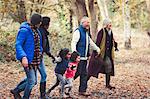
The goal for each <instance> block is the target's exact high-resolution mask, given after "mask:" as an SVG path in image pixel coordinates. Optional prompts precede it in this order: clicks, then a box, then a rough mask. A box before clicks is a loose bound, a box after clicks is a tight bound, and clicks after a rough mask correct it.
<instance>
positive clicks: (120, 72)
mask: <svg viewBox="0 0 150 99" xmlns="http://www.w3.org/2000/svg"><path fill="white" fill-rule="evenodd" d="M120 39H122V38H120ZM132 42H134V43H132V44H133V48H132V50H124V49H123V47H122V46H120V51H119V52H116V60H115V74H116V75H115V76H114V77H112V80H111V84H112V85H113V86H115V87H116V89H115V90H108V89H106V88H105V86H104V82H105V79H104V75H102V74H100V75H99V79H96V78H91V79H90V80H89V82H88V92H90V93H92V95H91V96H90V97H87V98H88V99H107V98H108V99H120V98H121V99H150V48H148V47H147V42H148V39H147V38H146V37H145V36H141V35H140V36H135V37H133V41H132ZM119 44H120V45H121V44H122V42H119ZM53 69H54V67H52V66H47V75H48V78H47V80H48V81H47V86H51V85H52V84H53V83H54V82H55V81H54V79H55V76H54V71H53ZM22 77H24V72H23V69H22V68H20V67H19V65H18V64H17V63H15V62H11V63H5V64H4V63H0V99H13V97H12V95H11V94H10V92H9V90H10V89H12V88H14V87H15V86H16V84H17V83H18V82H19V81H20V80H21V79H22ZM39 79H40V78H39V77H38V85H37V86H35V87H34V89H33V91H32V95H31V99H37V98H38V96H39V89H37V87H39ZM78 86H79V78H78V79H77V80H75V81H74V88H73V92H72V93H73V96H74V97H75V98H78V99H86V97H82V96H78ZM47 88H48V87H47ZM51 95H52V96H53V97H58V96H59V94H58V89H56V90H54V91H53V92H52V94H51Z"/></svg>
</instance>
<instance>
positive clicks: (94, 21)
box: [88, 0, 98, 40]
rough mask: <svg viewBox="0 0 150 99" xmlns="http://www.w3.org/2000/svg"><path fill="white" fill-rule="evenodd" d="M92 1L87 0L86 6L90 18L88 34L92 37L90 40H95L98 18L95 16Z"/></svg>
mask: <svg viewBox="0 0 150 99" xmlns="http://www.w3.org/2000/svg"><path fill="white" fill-rule="evenodd" d="M94 5H95V4H94V0H89V2H88V6H89V12H90V13H89V17H90V19H91V20H90V21H91V27H90V32H91V35H92V39H93V40H95V39H96V33H97V26H98V17H97V15H96V9H95V6H94Z"/></svg>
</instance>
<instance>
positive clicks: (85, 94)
mask: <svg viewBox="0 0 150 99" xmlns="http://www.w3.org/2000/svg"><path fill="white" fill-rule="evenodd" d="M79 95H81V96H86V97H88V96H90V94H88V93H86V92H79Z"/></svg>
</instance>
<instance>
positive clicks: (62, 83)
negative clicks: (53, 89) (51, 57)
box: [55, 73, 66, 97]
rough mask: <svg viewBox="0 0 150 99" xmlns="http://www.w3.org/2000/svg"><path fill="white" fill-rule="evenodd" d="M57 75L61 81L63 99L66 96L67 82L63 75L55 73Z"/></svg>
mask: <svg viewBox="0 0 150 99" xmlns="http://www.w3.org/2000/svg"><path fill="white" fill-rule="evenodd" d="M55 75H56V77H57V78H58V80H59V81H60V84H61V91H60V94H61V97H63V96H64V87H65V84H66V80H65V78H64V77H63V75H62V74H58V73H55Z"/></svg>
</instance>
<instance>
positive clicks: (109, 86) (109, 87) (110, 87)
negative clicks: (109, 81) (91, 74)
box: [106, 85, 115, 90]
mask: <svg viewBox="0 0 150 99" xmlns="http://www.w3.org/2000/svg"><path fill="white" fill-rule="evenodd" d="M106 88H108V89H110V90H112V89H115V87H112V86H111V85H108V86H106Z"/></svg>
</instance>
